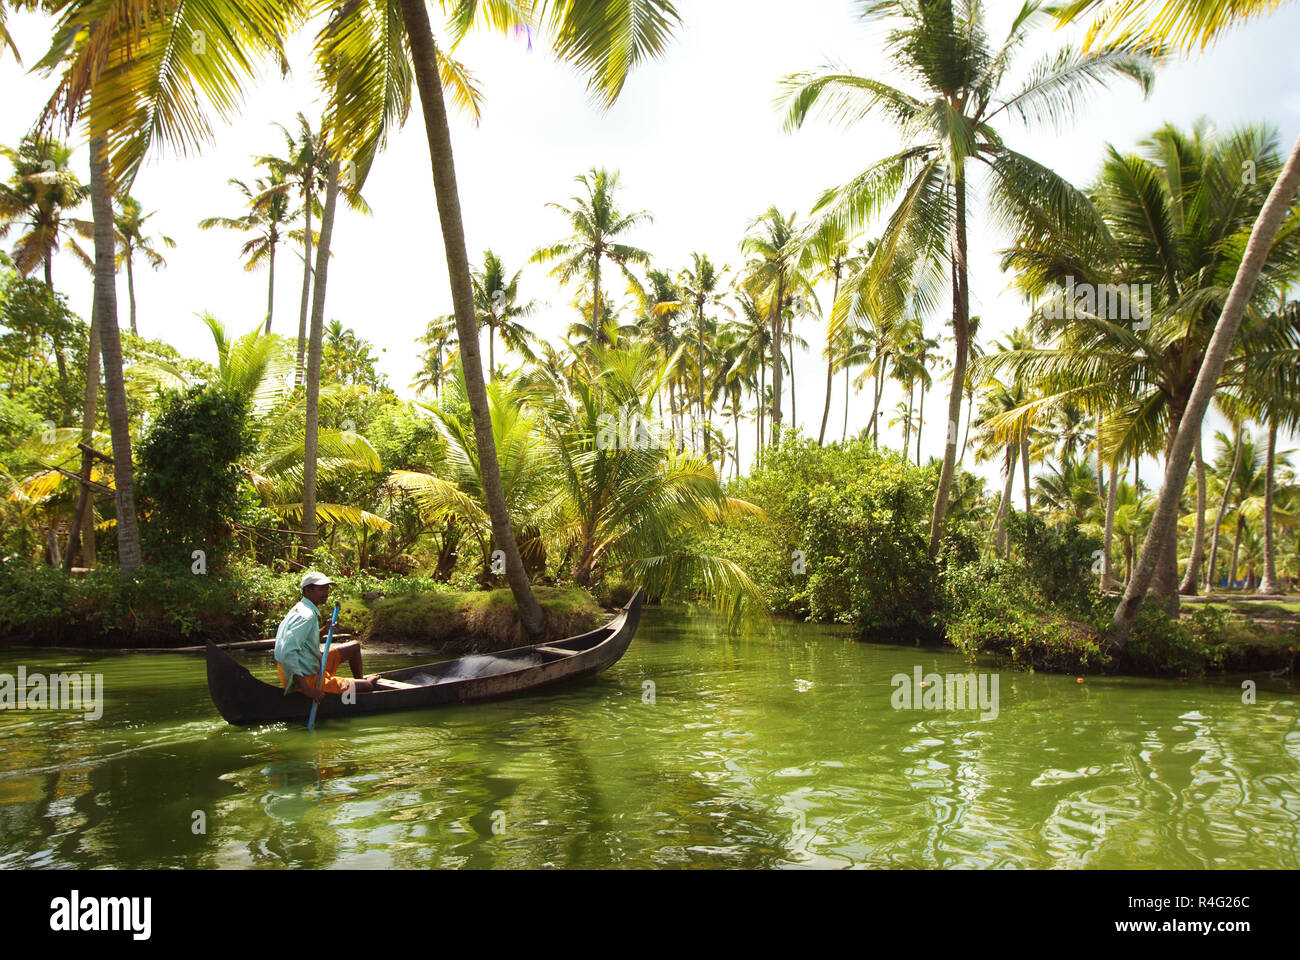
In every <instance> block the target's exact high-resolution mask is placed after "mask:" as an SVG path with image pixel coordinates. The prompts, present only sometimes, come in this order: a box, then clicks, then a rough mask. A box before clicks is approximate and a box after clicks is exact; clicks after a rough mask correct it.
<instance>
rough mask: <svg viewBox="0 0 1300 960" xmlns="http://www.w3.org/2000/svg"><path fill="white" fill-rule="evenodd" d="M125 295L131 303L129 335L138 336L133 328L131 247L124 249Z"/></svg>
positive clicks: (133, 285) (133, 284) (133, 306)
mask: <svg viewBox="0 0 1300 960" xmlns="http://www.w3.org/2000/svg"><path fill="white" fill-rule="evenodd" d="M126 296H127V300H128V302H129V303H130V304H131V336H133V337H138V336H139V335H140V334H139V332H138V331H137V330H136V328H135V271H134V270H133V269H132V267H131V248H130V247H128V248H127V251H126Z"/></svg>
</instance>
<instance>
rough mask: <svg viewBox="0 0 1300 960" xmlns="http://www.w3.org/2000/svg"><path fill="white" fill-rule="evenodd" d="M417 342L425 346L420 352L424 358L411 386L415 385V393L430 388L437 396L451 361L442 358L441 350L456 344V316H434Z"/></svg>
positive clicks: (449, 348) (446, 349) (448, 348)
mask: <svg viewBox="0 0 1300 960" xmlns="http://www.w3.org/2000/svg"><path fill="white" fill-rule="evenodd" d="M419 342H420V343H422V344H424V345H425V348H426V349H425V351H424V352H423V353H422V354H420V356H421V357H423V358H424V365H423V366H422V367H420V370H419V372H418V373H417V374H416V375H415V379H414V380H412V381H411V386H413V387H415V390H416V392H417V393H423V392H424V391H426V390H432V391H433V395H434V397H435V398H437V397H438V395H439V392H440V390H441V387H442V382H443V380H444V379H446V376H447V366H448V364H449V363H450V362H451V360H450V358H449V359H448V360H446V361H444V360H443V352H444V351H450V350H451V349H452V348H453V347H455V345H456V318H455V317H453V316H451V315H450V314H448V315H446V316H442V317H434V318H433V319H432V320H430V321H429V324H428V326H427V327H426V328H425V331H424V336H423V337H421V338H420V339H419Z"/></svg>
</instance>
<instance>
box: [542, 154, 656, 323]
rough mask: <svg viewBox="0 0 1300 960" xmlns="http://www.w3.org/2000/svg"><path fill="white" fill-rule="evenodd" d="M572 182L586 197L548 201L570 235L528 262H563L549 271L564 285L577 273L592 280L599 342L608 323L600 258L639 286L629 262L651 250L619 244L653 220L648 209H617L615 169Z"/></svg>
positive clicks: (593, 172)
mask: <svg viewBox="0 0 1300 960" xmlns="http://www.w3.org/2000/svg"><path fill="white" fill-rule="evenodd" d="M574 180H575V181H577V182H578V183H580V184H582V186H583V190H584V191H585V196H582V195H579V196H574V197H572V198H571V199H572V200H573V206H572V207H566V206H563V205H561V204H558V203H548V204H547V206H548V207H550V208H551V209H553V210H558V211H559V212H560V213H562V214H564V215H565V217H567V218H568V220H569V226H570V227H571V229H572V231H573V232H572V234H571V235H570V237H569V239H568V240H562V241H561V242H559V243H555V244H552V245H551V246H549V247H542V248H541V249H539V250H538V251H537V252H536V253H534V254H533V256H532V259H531V260H530V262H531V263H547V262H549V261H553V260H558V261H560V262H559V263H557V264H556V265H555V266H554V267H553V268H552V269H551V276H553V277H556V278H558V279H559V281H560V282H561V283H568V282H569V281H570V280H572V279H573V278H574V277H577V276H581V277H585V278H588V279H590V281H591V324H592V327H593V328H594V329H595V331H596V340H597V342H604V339H603V332H602V331H603V329H604V324H603V323H602V322H601V319H600V318H601V312H602V311H603V310H604V308H605V303H604V301H603V300H602V299H601V288H600V265H601V261H603V260H608V261H609V262H610V263H613V264H614V265H615V266H617V267H618V269H619V270H620V271H621V272H622V273H623V276H625V277H626V278H627V279H628V282H629V283H632V284H633V285H638V284H639V281H637V280H636V278H635V277H633V275H632V273H631V271H630V270H629V269H628V267H629V265H630V264H640V265H646V264H648V263H649V262H650V254H648V253H647V252H646V251H644V250H642V249H641V248H640V247H633V246H630V245H628V244H625V243H620V242H618V237H620V236H621V235H623V234H625V233H627V232H628V231H629V230H631V229H633V228H634V227H636V226H638V225H640V224H642V223H647V222H649V221H650V220H651V219H653V218H652V217H651V215H650V214H649V213H648V212H647V211H645V210H642V211H639V212H638V213H623V212H622V211H620V210H619V209H618V207H617V206H616V205H615V203H614V191H615V190H616V189H617V188H618V173H617V171H615V172H613V173H611V172H610V171H608V170H603V169H602V170H597V169H595V168H594V167H593V168H592V169H591V170H590V171H588V172H587V173H581V174H578V176H576V177H574Z"/></svg>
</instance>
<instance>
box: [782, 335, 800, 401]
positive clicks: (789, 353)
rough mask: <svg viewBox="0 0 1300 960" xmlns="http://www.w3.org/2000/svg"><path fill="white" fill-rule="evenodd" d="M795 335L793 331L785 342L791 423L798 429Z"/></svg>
mask: <svg viewBox="0 0 1300 960" xmlns="http://www.w3.org/2000/svg"><path fill="white" fill-rule="evenodd" d="M790 326H791V327H793V326H794V323H793V321H791V324H790ZM793 333H794V331H793V330H791V336H789V337H787V338H786V341H785V350H786V358H787V359H788V360H789V361H790V423H791V424H792V425H793V426H796V427H797V426H799V408H798V407H797V406H796V405H795V399H794V388H795V385H796V384H797V383H798V382H799V380H798V378H797V377H796V376H795V375H794V336H793Z"/></svg>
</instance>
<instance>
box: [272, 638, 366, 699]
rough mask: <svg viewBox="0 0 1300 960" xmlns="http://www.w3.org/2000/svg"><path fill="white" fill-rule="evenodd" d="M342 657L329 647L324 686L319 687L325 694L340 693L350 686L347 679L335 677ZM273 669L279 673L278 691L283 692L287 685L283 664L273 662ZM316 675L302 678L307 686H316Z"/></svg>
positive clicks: (337, 651)
mask: <svg viewBox="0 0 1300 960" xmlns="http://www.w3.org/2000/svg"><path fill="white" fill-rule="evenodd" d="M341 659H342V657H341V656H340V655H339V648H338V647H330V652H329V655H328V656H327V657H326V658H325V685H324V686H323V687H321V689H322V690H324V691H325V692H326V693H342V692H343V691H344V690H346V689H347V688H348V687H350V686H351V685H352V681H351V680H349V679H348V678H347V677H336V676H334V671H335V670H337V669H338V668H339V661H340V660H341ZM275 669H276V670H278V671H279V672H280V689H281V690H283V689H284V688H285V687H286V686H287V685H288V683H289V678H288V677H287V676H286V675H285V672H284V664H282V663H281V662H280V661H279V660H277V661H275ZM316 677H317V674H314V673H313V674H312V675H311V676H310V677H304V679H305V680H306V681H307V684H308V685H309V686H312V687H314V686H316Z"/></svg>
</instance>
